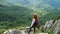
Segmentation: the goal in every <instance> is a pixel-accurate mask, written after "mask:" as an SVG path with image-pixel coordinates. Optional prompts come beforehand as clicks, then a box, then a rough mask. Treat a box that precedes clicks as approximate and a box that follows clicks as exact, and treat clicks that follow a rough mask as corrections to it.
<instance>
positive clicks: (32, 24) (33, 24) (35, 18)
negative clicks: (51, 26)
mask: <svg viewBox="0 0 60 34" xmlns="http://www.w3.org/2000/svg"><path fill="white" fill-rule="evenodd" d="M37 25H38V18H37V14H36V13H35V14H34V15H33V18H32V23H31V26H30V29H29V32H28V34H30V32H31V29H32V28H34V33H35V28H36V27H37Z"/></svg>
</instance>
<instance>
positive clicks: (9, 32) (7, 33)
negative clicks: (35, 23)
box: [3, 30, 25, 34]
mask: <svg viewBox="0 0 60 34" xmlns="http://www.w3.org/2000/svg"><path fill="white" fill-rule="evenodd" d="M3 34H25V31H24V30H7V31H5V32H4V33H3Z"/></svg>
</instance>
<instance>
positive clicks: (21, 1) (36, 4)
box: [0, 0, 60, 8]
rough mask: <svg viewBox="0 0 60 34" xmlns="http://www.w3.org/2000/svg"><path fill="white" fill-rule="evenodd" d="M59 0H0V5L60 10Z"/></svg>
mask: <svg viewBox="0 0 60 34" xmlns="http://www.w3.org/2000/svg"><path fill="white" fill-rule="evenodd" d="M59 1H60V0H0V3H1V4H8V5H19V6H20V5H23V6H26V7H33V8H47V7H53V8H60V2H59Z"/></svg>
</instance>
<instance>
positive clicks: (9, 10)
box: [0, 5, 60, 28]
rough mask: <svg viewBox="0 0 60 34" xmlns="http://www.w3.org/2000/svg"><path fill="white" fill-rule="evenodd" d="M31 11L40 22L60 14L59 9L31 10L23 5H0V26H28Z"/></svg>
mask: <svg viewBox="0 0 60 34" xmlns="http://www.w3.org/2000/svg"><path fill="white" fill-rule="evenodd" d="M33 13H37V14H38V18H39V23H40V24H42V23H44V22H45V21H46V20H49V19H51V18H53V19H56V18H57V17H58V16H60V10H58V9H49V10H42V9H34V10H32V9H30V8H26V7H23V6H6V5H5V6H4V5H0V26H4V27H6V28H10V27H17V26H28V25H30V23H31V20H32V14H33ZM40 24H39V25H40Z"/></svg>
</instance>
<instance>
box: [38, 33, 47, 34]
mask: <svg viewBox="0 0 60 34" xmlns="http://www.w3.org/2000/svg"><path fill="white" fill-rule="evenodd" d="M38 34H48V33H38Z"/></svg>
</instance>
